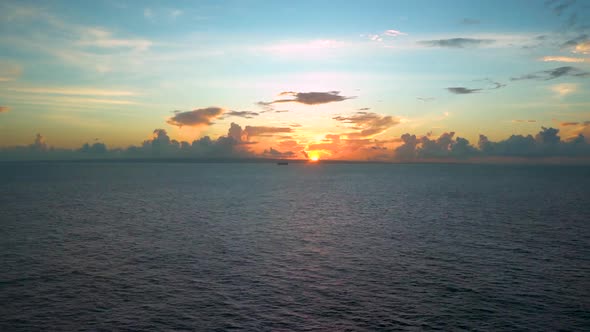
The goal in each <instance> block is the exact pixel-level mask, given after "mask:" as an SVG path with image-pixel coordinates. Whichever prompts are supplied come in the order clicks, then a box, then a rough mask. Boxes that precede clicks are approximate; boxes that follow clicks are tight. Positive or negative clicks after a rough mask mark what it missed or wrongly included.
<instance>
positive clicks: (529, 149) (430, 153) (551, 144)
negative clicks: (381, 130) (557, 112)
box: [394, 127, 590, 161]
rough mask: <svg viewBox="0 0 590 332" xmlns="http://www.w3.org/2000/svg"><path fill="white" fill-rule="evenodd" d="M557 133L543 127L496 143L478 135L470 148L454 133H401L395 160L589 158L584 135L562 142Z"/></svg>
mask: <svg viewBox="0 0 590 332" xmlns="http://www.w3.org/2000/svg"><path fill="white" fill-rule="evenodd" d="M558 134H559V130H558V129H555V128H545V127H542V128H541V131H539V133H538V134H537V135H535V136H532V135H527V136H523V135H512V136H510V137H509V138H507V139H505V140H502V141H498V142H493V141H490V140H489V139H488V138H487V136H485V135H480V137H479V141H478V144H477V147H475V146H473V145H471V144H470V143H469V141H468V140H467V139H465V138H461V137H457V138H455V133H454V132H448V133H443V134H442V135H441V136H440V137H438V138H437V139H431V138H430V137H429V136H422V137H417V136H416V135H411V134H404V135H402V137H401V139H402V142H403V144H402V145H400V146H399V147H398V148H397V149H396V150H395V157H394V158H395V160H399V161H435V160H449V159H455V160H457V159H459V160H460V159H468V158H489V157H516V158H551V157H583V158H590V144H589V143H588V142H587V141H586V139H585V137H584V136H583V135H578V136H577V137H574V138H573V139H571V140H568V141H563V140H562V139H561V138H560V136H559V135H558ZM588 160H590V159H588Z"/></svg>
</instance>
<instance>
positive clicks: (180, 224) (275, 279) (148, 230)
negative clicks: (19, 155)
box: [0, 162, 590, 331]
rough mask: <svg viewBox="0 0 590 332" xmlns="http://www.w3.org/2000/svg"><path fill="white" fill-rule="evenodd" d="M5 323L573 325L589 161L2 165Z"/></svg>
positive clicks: (587, 218)
mask: <svg viewBox="0 0 590 332" xmlns="http://www.w3.org/2000/svg"><path fill="white" fill-rule="evenodd" d="M0 234H1V235H0V248H1V251H0V255H1V263H2V264H1V266H2V268H1V269H0V301H1V303H2V306H1V309H0V310H1V312H0V330H2V331H41V330H43V331H97V330H104V331H108V330H136V331H139V330H143V331H146V330H178V331H182V330H202V331H227V330H245V331H378V330H383V331H389V330H402V331H403V330H408V331H421V330H445V331H447V330H470V331H471V330H479V331H514V330H518V331H542V330H547V331H555V330H560V329H561V330H569V331H572V330H574V331H576V330H577V331H583V330H586V331H587V330H589V329H590V167H584V166H559V165H553V166H532V165H446V164H325V163H310V164H306V163H301V164H293V163H291V164H289V165H288V166H277V165H276V164H274V163H219V164H214V163H149V162H141V163H139V162H136V163H125V162H113V163H109V162H102V163H98V162H94V163H93V162H88V163H84V162H82V163H74V162H70V163H60V162H51V163H41V162H30V163H1V164H0Z"/></svg>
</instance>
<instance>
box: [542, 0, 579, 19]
mask: <svg viewBox="0 0 590 332" xmlns="http://www.w3.org/2000/svg"><path fill="white" fill-rule="evenodd" d="M575 2H576V1H575V0H565V1H555V0H548V1H545V5H546V6H549V7H551V6H553V8H552V10H553V13H555V15H557V16H561V14H563V12H565V11H566V10H568V8H570V7H571V6H572V5H574V3H575Z"/></svg>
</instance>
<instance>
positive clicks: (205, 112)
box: [166, 107, 223, 127]
mask: <svg viewBox="0 0 590 332" xmlns="http://www.w3.org/2000/svg"><path fill="white" fill-rule="evenodd" d="M222 113H223V109H222V108H219V107H208V108H200V109H196V110H192V111H186V112H180V111H176V114H175V115H174V116H173V117H171V118H170V119H168V121H166V122H167V123H168V124H171V125H173V126H178V127H182V126H189V127H195V126H201V125H211V120H213V119H215V118H217V117H219V116H220V115H221V114H222Z"/></svg>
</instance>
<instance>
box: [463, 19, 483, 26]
mask: <svg viewBox="0 0 590 332" xmlns="http://www.w3.org/2000/svg"><path fill="white" fill-rule="evenodd" d="M459 23H461V24H464V25H476V24H480V23H481V21H480V20H476V19H472V18H467V17H466V18H464V19H462V20H461V21H459Z"/></svg>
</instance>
